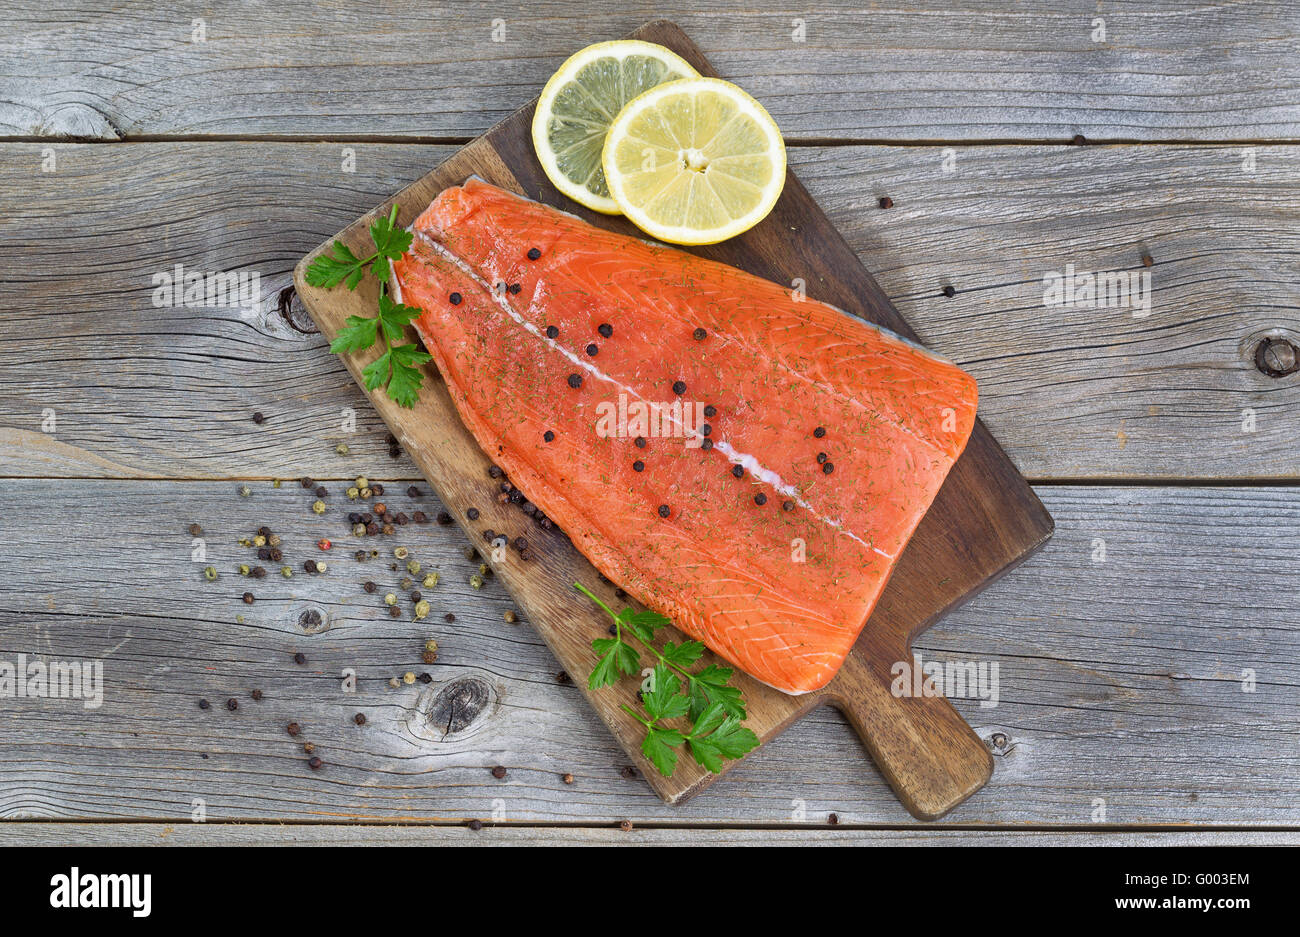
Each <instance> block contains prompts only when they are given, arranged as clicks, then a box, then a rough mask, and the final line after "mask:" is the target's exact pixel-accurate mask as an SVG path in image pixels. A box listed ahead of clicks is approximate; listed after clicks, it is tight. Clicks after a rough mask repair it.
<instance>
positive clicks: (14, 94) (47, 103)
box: [0, 0, 1300, 141]
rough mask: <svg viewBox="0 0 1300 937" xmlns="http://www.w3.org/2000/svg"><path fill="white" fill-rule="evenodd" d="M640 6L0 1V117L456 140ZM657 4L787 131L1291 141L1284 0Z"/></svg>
mask: <svg viewBox="0 0 1300 937" xmlns="http://www.w3.org/2000/svg"><path fill="white" fill-rule="evenodd" d="M657 8H658V6H657V5H655V4H649V5H646V4H637V5H631V6H629V5H618V4H612V3H599V4H594V5H593V4H574V3H572V2H567V0H532V2H528V3H523V2H520V0H497V2H494V3H492V4H491V5H489V6H482V5H476V4H452V3H446V2H440V3H434V4H427V3H419V2H416V0H401V2H399V0H385V2H381V3H375V4H366V5H362V6H353V7H341V6H330V7H327V8H325V9H322V8H321V7H320V6H319V5H318V4H316V3H312V2H310V0H288V2H275V3H271V2H269V0H261V2H254V3H249V2H242V3H241V2H228V0H227V2H216V3H211V4H208V5H206V6H204V7H203V8H201V9H197V8H196V9H195V10H179V9H174V8H168V7H165V6H163V7H159V6H157V5H155V4H149V3H143V2H131V3H124V4H115V5H114V6H113V7H112V9H111V10H109V9H106V8H103V7H102V6H98V5H95V4H88V3H85V2H83V0H57V2H55V3H53V4H50V5H42V6H40V7H33V6H30V5H25V4H20V3H16V2H9V3H6V4H5V5H4V9H3V11H0V17H2V19H0V37H4V38H2V39H0V89H3V93H0V132H3V133H6V134H9V135H19V136H60V135H73V136H78V137H86V138H93V139H100V140H116V139H131V138H136V137H140V136H146V135H147V136H155V135H185V136H196V137H198V136H213V135H226V136H229V135H240V136H249V135H270V134H274V135H293V136H301V137H304V138H306V139H319V138H320V137H321V136H322V135H330V136H335V137H341V136H349V135H353V136H356V135H365V136H373V135H385V136H394V137H414V138H425V139H428V138H433V137H438V138H448V137H451V138H459V139H464V138H468V137H472V136H475V135H477V134H479V133H482V132H483V131H484V130H486V129H487V128H488V127H490V126H492V125H493V124H494V123H496V122H497V121H498V120H501V119H503V118H504V117H506V116H507V115H508V114H509V113H510V112H512V111H513V110H514V109H515V108H516V107H519V106H520V105H522V104H524V103H525V102H527V101H528V100H529V99H530V98H531V97H532V96H533V95H534V94H535V93H536V90H537V89H539V88H540V87H541V86H542V84H543V83H544V82H545V81H546V79H547V78H548V77H549V76H550V74H551V73H552V72H553V71H554V70H555V68H556V67H557V66H558V65H559V64H560V62H561V61H563V59H564V58H565V57H566V56H568V55H570V54H571V53H573V52H574V51H576V50H577V49H579V48H580V47H582V46H584V45H586V44H587V43H589V42H596V41H600V40H605V39H614V38H617V37H618V36H621V35H623V34H624V33H626V32H628V31H629V30H631V29H633V28H635V27H637V26H639V25H640V24H641V23H642V22H644V21H645V20H646V19H649V18H651V17H653V16H654V15H656V9H657ZM661 12H663V13H665V14H667V13H671V14H672V16H673V17H674V18H675V19H676V20H677V22H678V23H679V24H680V25H681V26H682V27H684V28H685V29H686V30H687V31H688V32H689V33H690V34H691V35H692V36H694V37H696V39H697V40H698V41H699V43H700V45H701V47H702V48H703V49H704V51H705V52H706V53H707V54H708V56H709V57H710V58H711V59H712V60H713V61H714V63H715V64H716V65H717V66H718V68H719V69H721V70H722V71H723V72H724V73H725V74H727V75H728V76H730V77H732V78H733V79H735V80H736V81H738V82H740V83H741V84H742V85H743V86H744V87H745V88H746V89H748V90H749V91H750V92H751V93H753V94H754V95H755V96H756V97H758V98H759V100H761V101H763V102H764V104H765V105H766V106H767V107H768V108H769V109H770V110H771V111H772V113H773V115H774V116H775V117H776V119H777V121H778V122H779V123H780V125H781V127H782V129H783V130H784V132H785V133H786V135H787V136H789V137H792V138H794V139H813V140H817V139H826V138H828V137H833V138H840V139H858V140H863V139H867V140H913V141H915V140H923V141H938V140H952V141H973V140H990V139H993V140H1011V139H1015V140H1030V141H1040V140H1047V139H1054V140H1058V141H1067V140H1069V139H1071V138H1072V137H1073V136H1075V135H1076V134H1083V135H1085V136H1086V137H1088V138H1090V139H1097V140H1106V139H1111V140H1116V139H1123V140H1131V139H1138V140H1166V141H1173V140H1184V141H1186V140H1295V139H1297V138H1300V68H1298V66H1297V61H1300V38H1298V36H1297V33H1298V30H1297V28H1296V26H1297V23H1296V13H1295V9H1294V6H1293V5H1292V4H1290V3H1288V2H1285V0H1252V2H1239V3H1233V2H1226V0H1213V2H1207V3H1199V4H1194V5H1189V4H1186V3H1183V2H1179V0H1153V2H1149V3H1143V4H1140V5H1134V4H1125V5H1123V6H1120V7H1115V8H1109V7H1103V8H1093V7H1081V6H1080V5H1079V4H1077V3H1074V2H1071V0H1030V2H1021V3H1017V4H1015V5H1014V8H1012V7H1009V6H1004V7H1002V8H993V7H991V6H990V5H987V4H969V5H953V4H951V3H947V2H944V0H909V2H908V3H906V4H901V5H900V4H894V5H890V6H888V7H880V6H869V7H868V6H861V5H854V4H850V3H844V2H832V3H821V4H818V5H817V6H816V7H815V8H809V9H804V8H794V9H790V10H775V9H772V10H767V9H759V8H756V7H754V6H752V5H748V4H743V3H739V2H737V0H696V2H695V3H692V4H690V9H689V10H683V9H680V8H678V9H675V10H674V9H671V8H669V9H662V10H661ZM196 18H198V19H201V20H202V21H203V25H204V28H205V31H204V33H203V35H202V38H203V39H204V40H205V41H202V42H196V41H194V38H195V34H194V20H195V19H196ZM1098 18H1100V19H1101V20H1103V21H1104V24H1105V30H1106V36H1105V40H1104V41H1096V40H1099V39H1100V36H1099V35H1098V33H1097V29H1098V24H1097V22H1096V20H1097V19H1098ZM800 23H802V27H803V28H802V37H800V36H798V35H797V30H798V25H799V24H800ZM494 31H495V34H494ZM494 35H495V38H499V39H501V40H502V41H499V42H498V41H494ZM800 39H801V40H802V41H800ZM49 49H57V50H58V54H57V55H49V54H41V53H42V52H43V51H44V50H49Z"/></svg>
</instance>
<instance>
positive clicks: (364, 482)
mask: <svg viewBox="0 0 1300 937" xmlns="http://www.w3.org/2000/svg"><path fill="white" fill-rule="evenodd" d="M357 487H358V488H369V487H370V479H368V478H366V476H364V475H358V476H357Z"/></svg>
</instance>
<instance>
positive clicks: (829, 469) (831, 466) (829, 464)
mask: <svg viewBox="0 0 1300 937" xmlns="http://www.w3.org/2000/svg"><path fill="white" fill-rule="evenodd" d="M822 471H823V472H825V473H826V474H827V475H829V474H830V473H831V472H833V471H835V463H834V462H827V463H826V464H825V465H823V466H822Z"/></svg>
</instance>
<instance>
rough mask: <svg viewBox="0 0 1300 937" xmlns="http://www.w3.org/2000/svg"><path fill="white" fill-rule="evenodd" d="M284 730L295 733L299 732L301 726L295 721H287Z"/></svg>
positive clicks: (291, 733)
mask: <svg viewBox="0 0 1300 937" xmlns="http://www.w3.org/2000/svg"><path fill="white" fill-rule="evenodd" d="M285 731H287V732H288V733H289V734H290V735H297V734H298V733H299V732H301V731H302V726H300V725H298V723H296V722H291V723H289V725H288V726H286V727H285Z"/></svg>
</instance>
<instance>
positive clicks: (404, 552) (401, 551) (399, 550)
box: [393, 547, 411, 560]
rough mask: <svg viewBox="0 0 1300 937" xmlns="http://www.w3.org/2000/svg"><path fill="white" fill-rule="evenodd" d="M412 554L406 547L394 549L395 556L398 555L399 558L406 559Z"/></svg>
mask: <svg viewBox="0 0 1300 937" xmlns="http://www.w3.org/2000/svg"><path fill="white" fill-rule="evenodd" d="M410 555H411V553H410V551H409V550H407V549H406V547H398V548H397V549H396V550H394V551H393V556H395V557H397V558H398V559H399V560H404V559H406V558H407V557H408V556H410Z"/></svg>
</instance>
